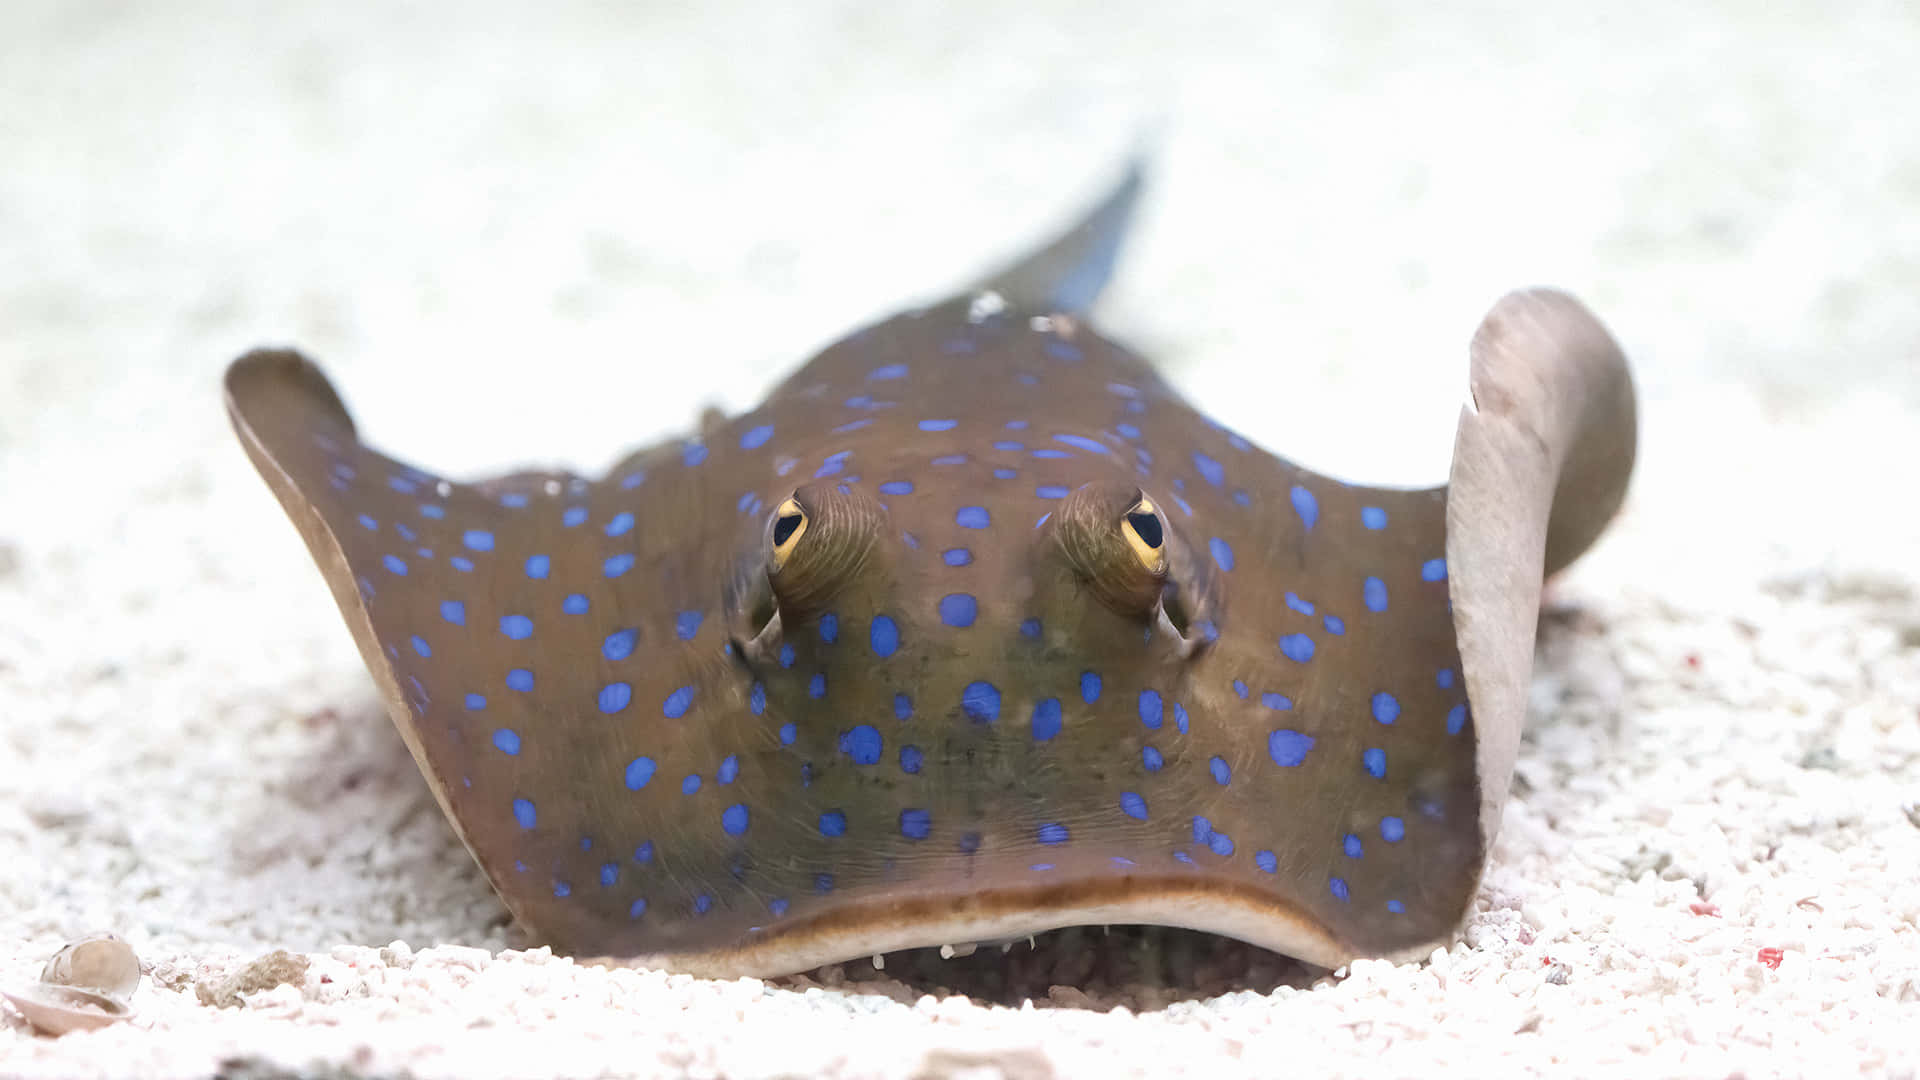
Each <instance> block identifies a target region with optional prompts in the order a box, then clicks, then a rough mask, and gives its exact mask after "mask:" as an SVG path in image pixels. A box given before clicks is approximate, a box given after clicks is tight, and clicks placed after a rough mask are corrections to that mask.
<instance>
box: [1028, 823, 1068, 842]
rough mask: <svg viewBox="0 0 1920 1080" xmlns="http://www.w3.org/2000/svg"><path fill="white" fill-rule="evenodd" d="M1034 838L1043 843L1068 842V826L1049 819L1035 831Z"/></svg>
mask: <svg viewBox="0 0 1920 1080" xmlns="http://www.w3.org/2000/svg"><path fill="white" fill-rule="evenodd" d="M1034 839H1036V840H1038V841H1040V842H1041V843H1043V844H1064V843H1066V842H1067V839H1068V835H1067V827H1066V826H1065V825H1062V824H1060V823H1059V822H1057V821H1049V822H1047V823H1046V824H1045V825H1042V826H1040V828H1039V829H1038V830H1037V831H1035V833H1034Z"/></svg>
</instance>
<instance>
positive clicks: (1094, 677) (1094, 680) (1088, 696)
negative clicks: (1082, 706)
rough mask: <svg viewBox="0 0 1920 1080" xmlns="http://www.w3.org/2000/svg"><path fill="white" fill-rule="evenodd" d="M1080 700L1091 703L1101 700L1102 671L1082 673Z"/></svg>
mask: <svg viewBox="0 0 1920 1080" xmlns="http://www.w3.org/2000/svg"><path fill="white" fill-rule="evenodd" d="M1080 700H1081V701H1084V702H1086V703H1087V704H1089V705H1091V704H1093V703H1094V702H1096V701H1099V700H1100V673H1099V672H1097V671H1083V672H1081V673H1080Z"/></svg>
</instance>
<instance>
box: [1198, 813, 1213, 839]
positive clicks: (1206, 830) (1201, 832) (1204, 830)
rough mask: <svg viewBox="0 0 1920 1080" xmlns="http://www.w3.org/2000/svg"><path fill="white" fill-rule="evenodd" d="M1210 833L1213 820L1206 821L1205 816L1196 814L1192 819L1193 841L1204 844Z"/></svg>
mask: <svg viewBox="0 0 1920 1080" xmlns="http://www.w3.org/2000/svg"><path fill="white" fill-rule="evenodd" d="M1212 835H1213V822H1211V821H1208V820H1207V819H1206V818H1203V817H1198V816H1196V817H1195V818H1194V819H1193V842H1194V843H1196V844H1204V843H1206V842H1207V837H1209V836H1212Z"/></svg>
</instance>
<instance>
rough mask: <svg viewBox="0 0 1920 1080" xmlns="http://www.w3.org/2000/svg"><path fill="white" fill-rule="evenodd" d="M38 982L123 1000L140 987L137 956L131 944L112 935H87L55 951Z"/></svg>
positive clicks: (138, 959)
mask: <svg viewBox="0 0 1920 1080" xmlns="http://www.w3.org/2000/svg"><path fill="white" fill-rule="evenodd" d="M40 981H41V982H45V983H53V984H54V985H56V986H75V987H79V988H80V989H83V990H98V991H100V992H101V993H103V994H106V995H107V996H109V997H114V998H118V999H120V1000H121V1001H126V1000H128V999H129V998H131V997H133V992H134V991H135V990H137V989H139V987H140V958H139V957H138V956H136V955H135V954H134V951H133V946H131V945H128V944H127V943H126V942H124V941H122V940H120V939H119V938H118V937H115V936H114V935H112V934H107V933H100V934H90V935H88V936H86V937H83V938H81V939H80V940H79V941H75V942H72V943H70V944H68V945H67V946H66V947H65V948H63V949H61V950H60V951H59V952H57V953H54V954H53V959H51V960H49V961H47V966H46V968H45V969H43V970H42V971H41V972H40Z"/></svg>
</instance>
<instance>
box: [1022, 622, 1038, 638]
mask: <svg viewBox="0 0 1920 1080" xmlns="http://www.w3.org/2000/svg"><path fill="white" fill-rule="evenodd" d="M1020 636H1021V637H1030V638H1037V637H1039V636H1040V620H1039V619H1023V620H1021V622H1020Z"/></svg>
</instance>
